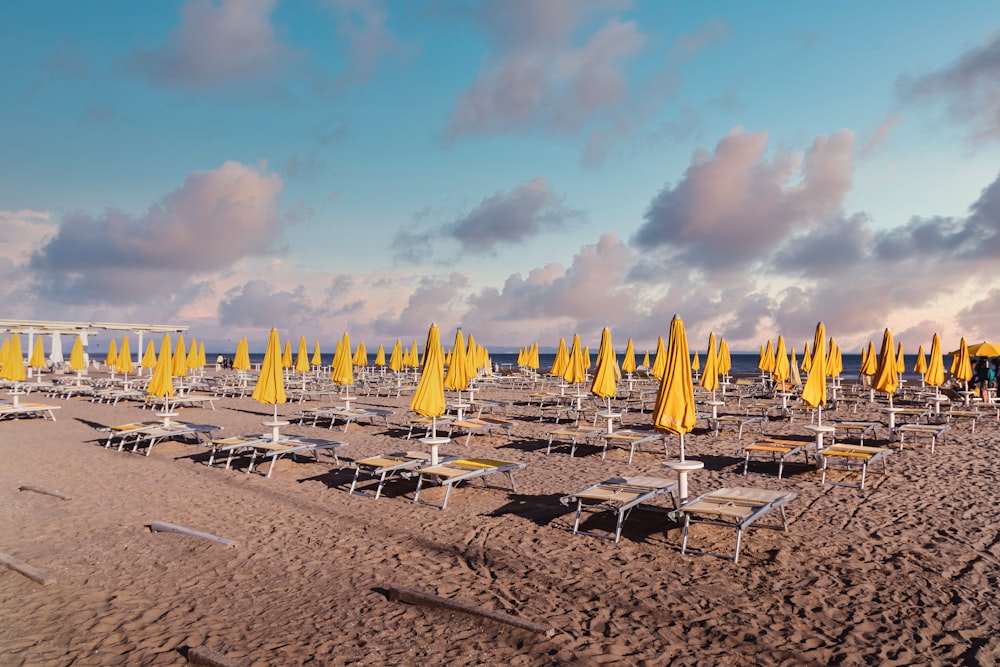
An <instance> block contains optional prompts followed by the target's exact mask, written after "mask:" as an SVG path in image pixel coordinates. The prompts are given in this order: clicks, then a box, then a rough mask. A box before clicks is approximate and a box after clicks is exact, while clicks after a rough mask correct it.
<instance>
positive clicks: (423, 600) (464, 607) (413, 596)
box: [389, 586, 556, 637]
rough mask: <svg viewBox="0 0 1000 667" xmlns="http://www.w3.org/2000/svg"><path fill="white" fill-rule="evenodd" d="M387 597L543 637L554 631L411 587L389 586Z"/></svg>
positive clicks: (540, 625)
mask: <svg viewBox="0 0 1000 667" xmlns="http://www.w3.org/2000/svg"><path fill="white" fill-rule="evenodd" d="M389 599H390V600H396V601H402V602H407V603H409V604H422V605H427V606H429V607H442V608H444V609H454V610H456V611H461V612H464V613H466V614H472V615H474V616H482V617H483V618H488V619H490V620H493V621H498V622H500V623H506V624H507V625H513V626H514V627H517V628H521V629H522V630H529V631H531V632H534V633H537V634H540V635H543V636H545V637H551V636H553V635H554V634H555V633H556V629H555V628H553V627H551V626H548V625H542V624H540V623H532V622H531V621H525V620H523V619H520V618H518V617H517V616H511V615H510V614H505V613H504V612H502V611H493V610H492V609H484V608H483V607H477V606H476V605H472V604H468V603H466V602H458V601H457V600H449V599H448V598H443V597H439V596H437V595H434V594H432V593H424V592H423V591H418V590H415V589H413V588H402V587H400V586H390V587H389Z"/></svg>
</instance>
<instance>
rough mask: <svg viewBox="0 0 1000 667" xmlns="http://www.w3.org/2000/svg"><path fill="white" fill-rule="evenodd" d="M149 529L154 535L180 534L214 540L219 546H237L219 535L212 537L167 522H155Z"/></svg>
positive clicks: (209, 534) (208, 534)
mask: <svg viewBox="0 0 1000 667" xmlns="http://www.w3.org/2000/svg"><path fill="white" fill-rule="evenodd" d="M149 529H150V530H151V531H153V532H154V533H180V534H181V535H189V536H191V537H200V538H201V539H203V540H212V541H213V542H218V543H219V544H222V545H225V546H227V547H235V546H236V542H234V541H232V540H227V539H226V538H224V537H219V536H218V535H212V534H211V533H203V532H201V531H199V530H194V529H193V528H185V527H184V526H178V525H175V524H172V523H167V522H166V521H154V522H153V523H151V524H149Z"/></svg>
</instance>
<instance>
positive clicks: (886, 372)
mask: <svg viewBox="0 0 1000 667" xmlns="http://www.w3.org/2000/svg"><path fill="white" fill-rule="evenodd" d="M893 347H894V346H893V344H892V331H890V330H889V329H888V327H887V328H886V330H885V332H884V333H883V334H882V348H881V349H880V350H879V355H878V368H876V369H875V377H874V378H872V388H873V389H875V390H876V391H882V392H885V393H886V394H888V395H889V407H890V408H891V407H892V395H893V394H894V393H896V389H898V388H899V371H897V370H896V357H895V355H894V354H893Z"/></svg>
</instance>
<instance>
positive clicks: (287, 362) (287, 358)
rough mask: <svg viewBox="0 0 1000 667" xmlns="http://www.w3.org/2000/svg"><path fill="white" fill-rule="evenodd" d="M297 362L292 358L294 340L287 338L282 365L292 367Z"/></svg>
mask: <svg viewBox="0 0 1000 667" xmlns="http://www.w3.org/2000/svg"><path fill="white" fill-rule="evenodd" d="M294 365H295V362H294V361H293V360H292V341H290V340H288V339H287V338H286V339H285V351H284V352H283V353H282V355H281V367H282V368H292V367H293V366H294Z"/></svg>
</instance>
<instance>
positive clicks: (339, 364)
mask: <svg viewBox="0 0 1000 667" xmlns="http://www.w3.org/2000/svg"><path fill="white" fill-rule="evenodd" d="M351 361H352V360H351V338H350V336H348V334H347V332H346V331H345V332H344V337H343V338H342V339H341V341H340V346H339V349H338V350H337V354H335V355H334V359H333V371H332V372H331V373H330V380H331V381H333V382H336V383H337V384H339V385H340V386H342V387H344V386H347V385H352V384H354V366H353V365H352V363H351Z"/></svg>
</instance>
